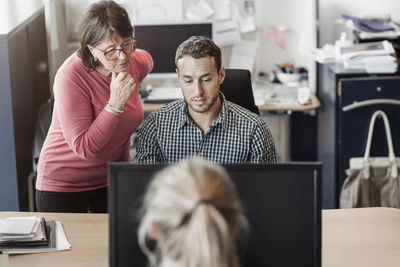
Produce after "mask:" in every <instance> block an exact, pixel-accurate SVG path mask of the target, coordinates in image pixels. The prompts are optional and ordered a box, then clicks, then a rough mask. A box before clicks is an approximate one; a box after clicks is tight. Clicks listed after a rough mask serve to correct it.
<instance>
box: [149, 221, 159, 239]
mask: <svg viewBox="0 0 400 267" xmlns="http://www.w3.org/2000/svg"><path fill="white" fill-rule="evenodd" d="M149 235H150V236H151V238H153V239H154V240H158V238H159V237H160V231H159V229H158V225H157V224H156V223H155V222H150V225H149Z"/></svg>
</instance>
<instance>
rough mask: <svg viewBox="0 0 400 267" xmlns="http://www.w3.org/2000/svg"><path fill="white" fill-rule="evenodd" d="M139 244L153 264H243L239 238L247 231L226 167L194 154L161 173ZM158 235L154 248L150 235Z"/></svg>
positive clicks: (181, 266) (184, 266) (146, 207)
mask: <svg viewBox="0 0 400 267" xmlns="http://www.w3.org/2000/svg"><path fill="white" fill-rule="evenodd" d="M142 213H143V214H142V215H143V217H142V219H141V223H140V226H139V230H138V238H139V245H140V247H141V249H142V251H143V252H144V253H145V254H146V255H147V257H148V259H149V260H150V265H151V266H152V267H156V266H158V267H187V266H196V267H209V266H218V267H239V258H238V255H237V245H238V244H237V242H238V241H239V240H241V238H238V237H239V236H242V237H243V236H245V234H246V233H247V230H248V223H247V219H246V217H245V215H244V213H243V210H242V206H241V203H240V200H239V197H238V195H237V193H236V190H235V187H234V185H233V183H232V181H231V179H230V177H229V175H228V174H227V173H226V171H225V170H224V169H223V168H222V167H220V166H218V165H217V164H215V163H211V162H209V161H206V160H200V159H189V160H184V161H181V162H179V163H178V164H175V165H170V166H168V167H167V168H166V169H164V170H162V171H161V172H159V173H158V174H157V175H156V176H155V178H154V180H153V181H152V182H151V183H150V186H149V188H148V191H147V192H146V194H145V197H144V202H143V207H142ZM148 237H151V239H153V240H156V245H155V248H154V247H152V248H149V247H148V246H147V243H148V242H146V239H147V238H148Z"/></svg>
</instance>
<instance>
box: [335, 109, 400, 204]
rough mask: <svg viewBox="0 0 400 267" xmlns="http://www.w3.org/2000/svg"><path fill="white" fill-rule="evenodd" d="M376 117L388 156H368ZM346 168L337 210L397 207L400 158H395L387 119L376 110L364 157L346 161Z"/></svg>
mask: <svg viewBox="0 0 400 267" xmlns="http://www.w3.org/2000/svg"><path fill="white" fill-rule="evenodd" d="M378 117H381V118H382V119H383V121H384V125H385V131H386V139H387V144H388V150H389V156H388V157H370V149H371V140H372V133H373V131H374V125H375V120H376V118H378ZM349 165H350V167H349V169H347V170H346V175H347V177H346V179H345V181H344V183H343V186H342V190H341V193H340V200H339V206H340V208H357V207H393V208H400V185H399V179H400V175H399V169H398V166H400V158H396V157H395V154H394V151H393V143H392V135H391V132H390V125H389V120H388V118H387V116H386V114H385V113H384V112H383V111H381V110H378V111H376V112H375V113H374V114H373V115H372V117H371V121H370V125H369V131H368V139H367V145H366V148H365V153H364V157H355V158H350V164H349Z"/></svg>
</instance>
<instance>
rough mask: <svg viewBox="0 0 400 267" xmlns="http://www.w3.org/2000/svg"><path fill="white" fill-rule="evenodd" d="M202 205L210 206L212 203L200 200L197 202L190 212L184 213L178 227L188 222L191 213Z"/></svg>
mask: <svg viewBox="0 0 400 267" xmlns="http://www.w3.org/2000/svg"><path fill="white" fill-rule="evenodd" d="M202 204H205V205H209V204H212V203H211V201H210V200H208V199H200V200H199V201H197V202H196V204H195V205H194V206H193V208H192V210H191V211H190V212H188V213H186V214H185V215H184V216H183V217H182V220H181V223H180V224H179V226H182V225H185V224H186V223H187V222H188V221H189V220H190V218H191V217H192V214H193V212H194V211H195V210H196V209H197V208H198V207H199V206H200V205H202Z"/></svg>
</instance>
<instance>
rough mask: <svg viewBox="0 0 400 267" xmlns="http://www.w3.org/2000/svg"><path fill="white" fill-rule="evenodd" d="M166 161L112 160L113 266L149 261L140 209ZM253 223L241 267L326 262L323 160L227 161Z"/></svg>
mask: <svg viewBox="0 0 400 267" xmlns="http://www.w3.org/2000/svg"><path fill="white" fill-rule="evenodd" d="M164 166H165V165H132V164H129V163H111V164H110V165H109V171H108V182H109V188H108V190H109V193H108V209H109V214H110V266H111V267H122V266H124V267H125V266H146V264H147V258H146V257H145V255H144V254H143V253H142V252H141V250H140V247H139V244H138V241H137V228H138V224H139V219H138V218H137V211H138V208H139V207H140V206H141V201H142V197H143V195H144V192H145V191H146V187H147V185H148V184H149V181H150V180H151V179H152V177H153V175H154V174H155V172H156V171H158V170H160V169H161V168H163V167H164ZM224 167H225V168H226V170H227V171H228V173H229V174H230V176H231V177H232V179H233V181H234V183H235V185H236V189H237V191H238V193H239V197H240V198H241V201H242V204H243V206H244V210H245V214H246V216H247V218H248V220H249V223H250V235H249V238H248V241H247V243H246V244H247V245H246V248H245V249H244V251H245V253H244V254H243V255H242V256H243V257H241V259H242V265H241V266H242V267H258V266H260V267H261V266H262V267H265V266H288V267H289V266H290V267H292V266H308V267H320V266H321V164H319V163H298V164H297V163H296V164H276V165H268V164H244V165H224ZM242 251H243V250H242Z"/></svg>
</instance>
